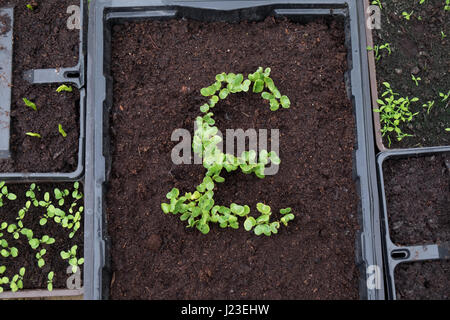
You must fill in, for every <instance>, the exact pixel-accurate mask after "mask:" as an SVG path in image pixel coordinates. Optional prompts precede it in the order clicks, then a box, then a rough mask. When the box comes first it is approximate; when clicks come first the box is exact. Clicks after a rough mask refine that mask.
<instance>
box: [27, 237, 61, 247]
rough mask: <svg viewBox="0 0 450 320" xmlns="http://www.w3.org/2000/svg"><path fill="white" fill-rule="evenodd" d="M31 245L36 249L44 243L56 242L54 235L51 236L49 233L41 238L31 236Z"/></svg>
mask: <svg viewBox="0 0 450 320" xmlns="http://www.w3.org/2000/svg"><path fill="white" fill-rule="evenodd" d="M28 243H29V245H30V247H31V248H32V249H33V250H35V249H37V248H38V247H39V246H40V245H42V244H49V245H50V244H54V243H55V239H54V238H52V237H49V236H47V235H44V236H42V238H41V239H37V238H31V239H30V240H29V241H28Z"/></svg>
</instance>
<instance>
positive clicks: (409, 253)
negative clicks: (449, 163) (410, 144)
mask: <svg viewBox="0 0 450 320" xmlns="http://www.w3.org/2000/svg"><path fill="white" fill-rule="evenodd" d="M444 152H450V146H449V147H431V148H418V149H404V150H400V151H386V152H382V153H380V154H379V155H378V156H377V162H378V174H379V177H380V181H379V184H380V195H381V203H382V228H383V230H382V231H383V238H384V239H383V240H384V241H383V242H384V245H383V251H384V252H383V254H384V261H385V276H386V293H387V298H388V299H392V300H395V299H396V290H395V276H394V275H395V268H396V267H397V266H398V265H399V264H401V263H410V262H418V261H427V260H446V259H450V242H445V243H439V244H425V243H424V244H423V245H416V246H397V245H395V244H394V243H393V242H392V240H391V237H390V234H389V218H388V211H387V203H386V193H385V189H384V186H385V184H384V176H383V163H384V162H385V161H386V160H388V159H399V158H409V157H415V156H429V155H433V154H439V153H444ZM449 170H450V169H449Z"/></svg>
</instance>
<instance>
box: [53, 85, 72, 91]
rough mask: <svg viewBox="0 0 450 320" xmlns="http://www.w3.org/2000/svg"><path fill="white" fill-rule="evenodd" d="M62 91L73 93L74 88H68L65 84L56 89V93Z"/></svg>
mask: <svg viewBox="0 0 450 320" xmlns="http://www.w3.org/2000/svg"><path fill="white" fill-rule="evenodd" d="M61 91H67V92H72V87H71V86H66V85H65V84H62V85H60V86H59V87H58V88H57V89H56V92H61Z"/></svg>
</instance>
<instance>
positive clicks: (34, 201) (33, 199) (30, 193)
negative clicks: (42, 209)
mask: <svg viewBox="0 0 450 320" xmlns="http://www.w3.org/2000/svg"><path fill="white" fill-rule="evenodd" d="M35 190H36V184H35V183H32V184H31V185H30V189H28V191H27V192H26V193H25V196H26V197H27V198H30V200H31V203H32V204H33V205H34V206H35V207H37V206H39V201H38V200H37V199H36V193H35Z"/></svg>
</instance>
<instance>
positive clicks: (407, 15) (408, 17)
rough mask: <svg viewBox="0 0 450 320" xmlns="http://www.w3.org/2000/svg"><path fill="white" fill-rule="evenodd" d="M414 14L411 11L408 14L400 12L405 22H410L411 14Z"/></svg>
mask: <svg viewBox="0 0 450 320" xmlns="http://www.w3.org/2000/svg"><path fill="white" fill-rule="evenodd" d="M413 13H414V11H411V12H410V13H408V12H406V11H403V12H402V16H403V17H404V18H405V19H406V20H408V21H409V20H411V16H412V14H413Z"/></svg>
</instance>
